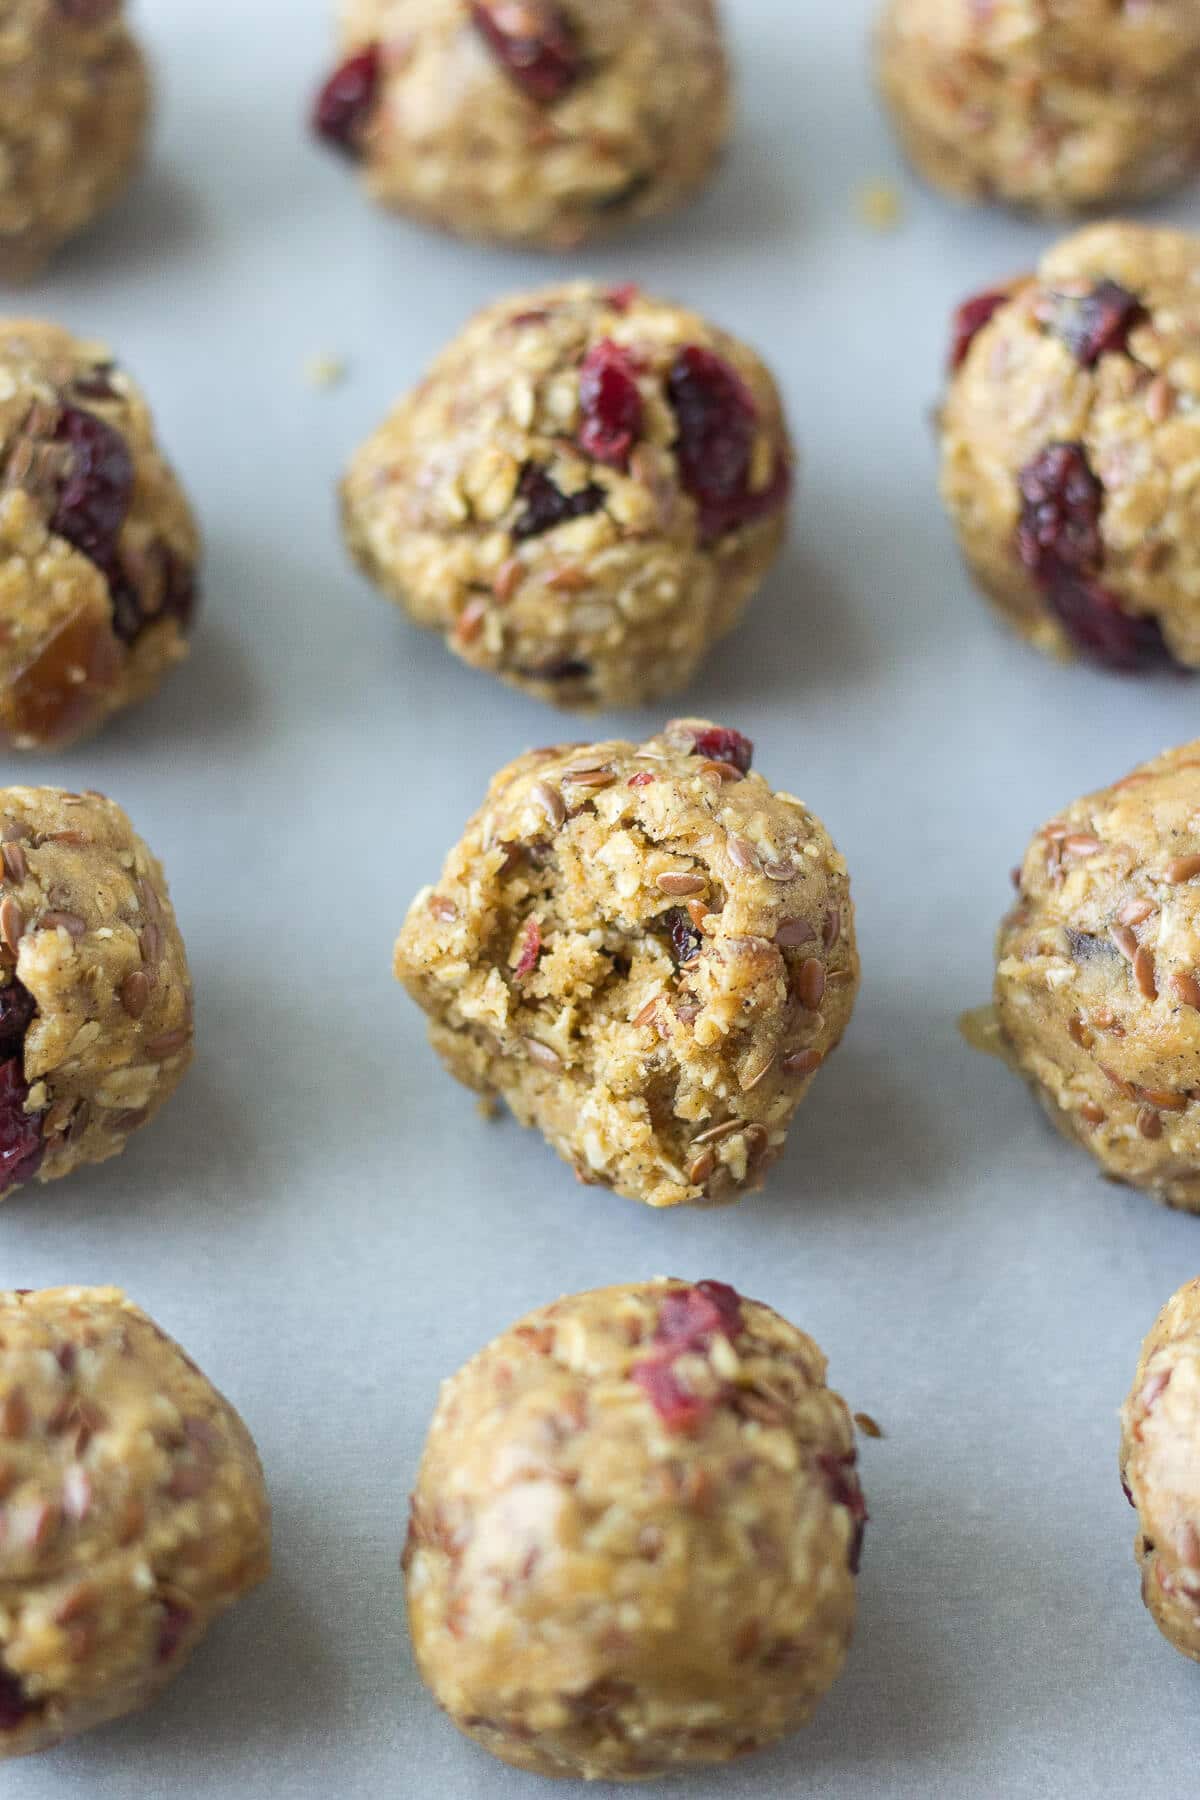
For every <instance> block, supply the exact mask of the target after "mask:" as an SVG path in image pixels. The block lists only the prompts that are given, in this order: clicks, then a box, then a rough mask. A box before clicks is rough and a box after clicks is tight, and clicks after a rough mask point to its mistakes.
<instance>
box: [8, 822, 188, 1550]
mask: <svg viewBox="0 0 1200 1800" xmlns="http://www.w3.org/2000/svg"><path fill="white" fill-rule="evenodd" d="M0 873H2V877H3V878H2V880H0V1199H4V1198H6V1197H7V1196H8V1195H9V1194H10V1193H11V1192H12V1191H13V1189H14V1188H17V1187H21V1186H23V1185H24V1184H25V1183H26V1182H28V1181H32V1179H33V1178H34V1176H35V1175H36V1176H37V1178H38V1180H39V1181H57V1179H58V1178H59V1176H60V1175H68V1174H70V1172H71V1170H72V1169H76V1168H79V1167H80V1165H81V1164H84V1163H97V1162H105V1161H106V1160H107V1159H108V1158H109V1157H110V1156H116V1155H117V1153H118V1151H120V1150H123V1149H124V1147H125V1140H126V1139H127V1138H128V1137H129V1135H130V1133H131V1132H133V1131H136V1130H137V1129H138V1127H139V1126H141V1125H144V1124H145V1123H146V1121H147V1120H148V1119H150V1118H152V1117H153V1116H154V1114H155V1113H156V1112H157V1111H158V1109H159V1107H160V1106H161V1105H162V1104H163V1102H164V1101H165V1100H168V1099H169V1098H170V1096H171V1095H172V1094H173V1093H174V1092H175V1089H176V1088H177V1087H178V1085H179V1083H180V1081H181V1080H182V1079H183V1076H184V1074H185V1072H186V1070H187V1067H188V1064H189V1063H190V1062H191V1058H192V987H191V978H190V976H189V974H188V966H187V956H186V954H185V952H184V948H183V939H182V938H181V937H180V935H179V930H178V927H177V926H176V923H175V914H174V911H173V910H172V907H171V902H170V899H169V897H168V894H167V884H166V879H165V877H164V875H163V872H162V868H161V866H160V865H159V863H158V861H157V860H156V858H155V857H154V856H152V855H151V853H150V851H149V850H148V849H147V848H146V845H145V844H144V843H143V842H142V840H141V838H139V837H138V836H137V835H136V834H135V832H134V830H133V827H132V825H131V824H130V823H129V820H128V819H127V818H126V816H125V814H124V813H123V812H122V811H121V808H120V807H119V806H117V805H116V803H115V802H114V801H112V800H106V799H105V798H104V796H103V795H102V794H69V793H65V792H63V791H62V790H61V789H59V788H23V787H16V788H2V789H0ZM0 1541H2V1540H0Z"/></svg>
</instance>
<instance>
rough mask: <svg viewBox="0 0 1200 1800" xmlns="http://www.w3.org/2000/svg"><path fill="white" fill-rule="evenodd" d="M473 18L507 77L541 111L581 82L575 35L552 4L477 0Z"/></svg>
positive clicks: (545, 0)
mask: <svg viewBox="0 0 1200 1800" xmlns="http://www.w3.org/2000/svg"><path fill="white" fill-rule="evenodd" d="M471 17H472V18H473V20H474V21H475V27H476V29H477V31H478V32H479V33H480V35H481V36H482V37H483V39H484V41H485V43H486V44H487V46H488V48H489V49H490V50H491V52H492V54H493V56H494V57H495V58H496V60H497V62H498V63H499V64H500V65H501V67H502V68H503V69H504V71H505V73H506V74H507V75H508V76H509V77H510V79H511V80H512V81H514V82H515V83H516V85H517V86H518V87H519V88H520V89H521V91H522V92H523V93H525V94H528V96H529V98H530V99H531V100H536V101H537V102H538V103H539V105H542V106H550V105H552V104H553V103H554V101H556V100H561V99H562V97H563V95H564V94H567V93H569V92H570V90H571V89H572V88H573V87H574V85H575V83H576V82H577V81H578V79H579V77H580V74H581V73H582V69H583V64H582V60H581V58H580V55H579V50H578V47H577V45H576V42H575V37H574V33H573V32H572V30H571V26H570V24H569V22H568V20H567V19H566V17H565V15H564V14H563V13H562V12H561V11H560V10H559V8H558V7H557V6H554V5H553V4H551V0H472V6H471Z"/></svg>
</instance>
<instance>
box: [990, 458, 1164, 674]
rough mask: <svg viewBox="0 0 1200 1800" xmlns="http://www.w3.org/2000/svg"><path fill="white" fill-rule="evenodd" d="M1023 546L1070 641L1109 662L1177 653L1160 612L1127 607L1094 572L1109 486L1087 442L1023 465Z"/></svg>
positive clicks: (1139, 661)
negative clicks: (1154, 615) (1166, 640)
mask: <svg viewBox="0 0 1200 1800" xmlns="http://www.w3.org/2000/svg"><path fill="white" fill-rule="evenodd" d="M1018 481H1019V486H1020V491H1021V517H1020V522H1019V523H1018V526H1017V553H1018V555H1019V556H1020V558H1021V561H1022V563H1023V564H1024V565H1025V567H1026V568H1027V569H1028V571H1029V573H1030V574H1031V575H1032V577H1033V579H1034V580H1035V581H1036V582H1037V583H1038V584H1039V586H1040V587H1042V588H1044V589H1045V592H1046V597H1047V599H1048V601H1049V603H1050V607H1051V610H1052V611H1053V613H1054V614H1055V616H1056V618H1057V619H1058V620H1059V622H1060V623H1061V624H1062V626H1063V629H1064V630H1065V631H1066V633H1067V635H1068V636H1069V637H1070V639H1071V641H1072V643H1073V644H1074V645H1075V646H1076V648H1077V649H1078V650H1080V651H1081V652H1082V653H1083V654H1084V655H1086V656H1089V657H1091V658H1092V659H1093V660H1094V661H1096V662H1099V663H1101V664H1103V665H1104V667H1106V668H1109V669H1116V670H1121V671H1133V670H1136V669H1140V668H1145V667H1148V666H1151V665H1153V664H1155V663H1164V662H1169V661H1170V660H1171V657H1170V652H1169V651H1168V649H1167V647H1166V644H1165V643H1164V641H1163V635H1162V631H1161V628H1160V627H1159V624H1158V621H1157V619H1154V618H1152V617H1147V616H1136V615H1133V614H1130V613H1127V612H1125V611H1124V610H1123V609H1122V607H1121V604H1120V602H1119V600H1118V599H1117V598H1116V596H1115V595H1113V594H1110V593H1109V592H1108V591H1107V589H1105V588H1104V587H1103V586H1102V585H1101V584H1100V583H1099V582H1098V581H1097V580H1096V579H1095V576H1096V575H1097V574H1098V572H1099V570H1100V568H1101V565H1102V564H1103V561H1104V540H1103V539H1102V537H1101V535H1100V511H1101V508H1102V506H1103V504H1104V489H1103V487H1102V486H1101V484H1100V482H1099V480H1098V479H1097V477H1096V475H1095V474H1094V473H1093V471H1092V468H1091V465H1090V464H1089V462H1088V459H1087V452H1086V450H1085V449H1084V447H1083V445H1082V444H1077V443H1053V444H1047V446H1046V448H1045V449H1044V450H1043V451H1041V453H1040V454H1039V455H1038V456H1036V457H1034V459H1033V461H1032V462H1030V463H1027V464H1026V466H1025V467H1024V468H1023V469H1022V470H1021V473H1020V476H1019V478H1018Z"/></svg>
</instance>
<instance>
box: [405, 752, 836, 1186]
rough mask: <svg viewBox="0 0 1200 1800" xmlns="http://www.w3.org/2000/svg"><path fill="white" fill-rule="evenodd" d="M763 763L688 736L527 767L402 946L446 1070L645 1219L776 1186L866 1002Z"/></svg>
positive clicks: (417, 903)
mask: <svg viewBox="0 0 1200 1800" xmlns="http://www.w3.org/2000/svg"><path fill="white" fill-rule="evenodd" d="M751 751H752V746H751V744H750V743H749V741H748V739H746V738H744V737H743V736H742V735H741V733H740V732H737V731H730V730H727V729H725V728H723V727H720V726H715V725H712V724H710V723H709V722H708V721H707V720H704V719H677V720H676V721H674V723H672V724H670V725H668V726H667V728H666V730H665V731H663V732H662V733H661V735H660V736H658V737H654V738H651V739H650V741H649V742H648V743H645V744H630V743H624V742H621V741H619V740H610V741H609V742H607V743H601V744H593V745H590V746H586V747H585V746H581V745H578V744H574V745H566V746H564V747H562V748H559V749H554V750H534V751H531V752H529V753H528V754H527V755H525V756H520V757H518V758H517V760H516V761H515V762H513V763H510V764H509V765H508V767H507V768H505V769H501V771H500V773H499V774H498V775H497V776H495V778H494V779H493V781H492V783H491V786H490V787H489V789H488V795H487V799H486V801H485V803H484V805H483V807H482V809H481V810H480V811H479V812H477V813H476V814H475V816H474V818H473V819H472V820H471V821H470V823H469V824H468V826H467V829H466V833H465V835H464V836H463V838H462V840H461V841H460V842H459V843H458V844H457V845H456V846H455V847H454V849H453V850H452V851H451V852H450V855H449V857H448V858H447V860H446V866H445V868H444V869H443V871H442V876H441V880H440V881H439V882H438V885H437V887H436V888H423V889H422V890H421V892H420V893H419V894H418V895H417V897H416V899H415V900H414V901H413V904H412V907H411V908H410V910H409V914H408V918H407V920H406V921H405V925H404V929H403V930H402V932H401V933H400V937H399V940H398V942H397V944H396V957H395V972H396V975H397V977H398V978H399V980H401V981H402V982H403V983H404V984H405V986H406V987H407V989H408V991H409V993H410V994H411V995H412V997H413V999H414V1000H416V1002H417V1004H418V1005H419V1006H421V1007H422V1008H424V1010H425V1012H426V1013H428V1014H429V1017H430V1039H431V1042H432V1043H433V1046H434V1048H435V1050H436V1051H437V1052H438V1054H439V1056H441V1058H442V1060H443V1061H444V1062H445V1064H446V1066H447V1068H448V1069H449V1070H450V1073H451V1074H452V1075H454V1076H456V1077H457V1079H458V1080H459V1081H462V1082H464V1083H465V1084H466V1085H467V1086H468V1087H472V1088H475V1089H477V1090H478V1091H479V1092H481V1093H483V1094H487V1095H493V1094H495V1095H499V1096H500V1097H501V1098H502V1099H503V1100H505V1101H506V1102H507V1103H508V1105H509V1106H510V1107H511V1109H512V1111H513V1113H514V1114H515V1115H516V1117H517V1118H518V1119H519V1120H520V1121H521V1123H522V1124H523V1125H535V1126H536V1127H537V1128H538V1130H539V1131H541V1132H542V1133H543V1135H544V1136H545V1138H546V1139H547V1141H548V1142H549V1143H550V1144H551V1145H552V1146H553V1148H554V1149H555V1150H557V1151H558V1153H559V1155H560V1156H562V1157H564V1158H565V1159H566V1160H567V1161H568V1162H570V1163H572V1164H573V1165H574V1168H575V1172H576V1174H577V1176H578V1177H579V1179H580V1181H582V1182H585V1183H588V1184H594V1183H602V1184H603V1185H605V1186H607V1187H612V1188H615V1189H616V1190H617V1192H618V1193H620V1194H625V1195H627V1196H628V1197H629V1198H631V1199H634V1200H643V1201H645V1202H646V1204H647V1205H649V1206H678V1205H680V1204H681V1203H682V1202H685V1201H698V1200H717V1199H720V1200H728V1199H735V1198H736V1197H737V1196H738V1195H739V1193H740V1192H741V1191H742V1190H743V1189H746V1188H754V1187H758V1186H759V1185H760V1184H761V1180H762V1176H763V1174H764V1172H765V1170H766V1169H767V1168H768V1167H769V1166H770V1164H771V1163H773V1162H774V1161H775V1159H776V1157H777V1156H778V1155H779V1154H780V1152H781V1150H782V1148H783V1144H784V1139H785V1137H786V1135H787V1129H788V1125H789V1123H790V1122H791V1118H792V1114H793V1113H794V1112H795V1110H796V1108H797V1106H798V1105H799V1104H800V1101H801V1100H802V1099H803V1097H804V1095H805V1092H806V1091H807V1089H808V1086H809V1083H810V1082H811V1080H812V1078H813V1075H814V1073H815V1072H816V1070H817V1069H818V1068H820V1066H821V1064H822V1062H824V1060H825V1058H826V1057H827V1056H828V1055H829V1054H830V1053H831V1051H832V1050H833V1049H834V1048H835V1047H836V1045H837V1043H838V1041H839V1040H840V1038H841V1036H842V1033H843V1032H844V1030H845V1028H846V1025H847V1023H848V1021H849V1018H850V1013H851V1010H852V1008H853V1005H854V997H855V993H856V991H857V987H858V955H857V952H856V950H855V943H854V909H853V907H852V905H851V902H850V887H849V880H848V877H847V874H846V865H845V862H844V861H843V859H842V858H841V856H839V854H838V852H837V851H836V850H835V848H834V846H833V844H832V842H831V841H830V838H829V835H828V833H827V832H826V830H825V827H824V826H823V825H822V824H821V822H820V820H819V819H816V818H814V816H813V815H812V813H810V812H809V811H808V809H807V807H805V806H804V805H803V803H802V802H801V801H799V800H797V799H795V798H794V797H793V796H792V795H791V794H784V793H774V792H773V791H772V790H771V788H769V787H768V785H767V783H766V782H765V781H764V780H763V778H762V776H761V775H756V774H751V773H750V772H749V770H750V758H751Z"/></svg>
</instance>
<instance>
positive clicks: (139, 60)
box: [0, 0, 150, 281]
mask: <svg viewBox="0 0 1200 1800" xmlns="http://www.w3.org/2000/svg"><path fill="white" fill-rule="evenodd" d="M3 31H4V38H3V58H2V60H0V280H7V281H25V280H28V279H29V278H30V277H31V276H34V275H36V274H37V273H38V271H39V270H40V269H41V268H42V266H43V265H44V264H45V263H46V262H47V261H49V259H50V257H51V256H52V255H53V254H54V252H55V251H56V250H57V249H58V248H59V246H60V245H61V244H63V243H65V242H66V241H67V239H68V238H72V237H74V236H75V235H76V233H77V232H79V231H82V230H83V229H84V227H85V226H87V225H90V224H91V222H92V220H93V219H94V218H96V217H97V216H98V215H99V214H100V213H102V212H104V211H105V209H106V208H107V207H108V206H109V205H110V203H111V202H112V201H113V200H115V199H116V198H117V196H118V195H119V194H120V193H121V192H122V191H123V190H124V188H125V187H126V185H127V183H128V182H129V180H130V178H131V176H132V175H133V173H134V171H135V170H136V168H137V165H138V164H139V162H140V161H141V156H142V150H143V147H144V145H145V140H146V127H147V124H148V121H149V115H150V82H149V77H148V75H147V72H146V64H145V60H144V58H143V56H142V52H141V50H140V49H139V48H138V45H137V42H136V40H135V39H134V37H133V36H132V34H131V33H130V31H129V29H128V27H127V26H126V23H125V8H124V5H123V0H6V4H5V7H4V16H3Z"/></svg>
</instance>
